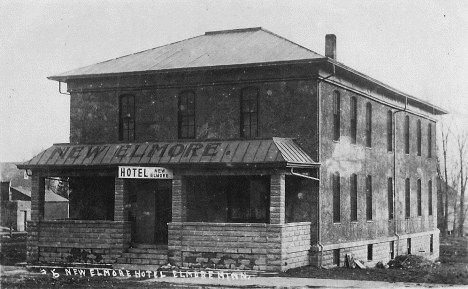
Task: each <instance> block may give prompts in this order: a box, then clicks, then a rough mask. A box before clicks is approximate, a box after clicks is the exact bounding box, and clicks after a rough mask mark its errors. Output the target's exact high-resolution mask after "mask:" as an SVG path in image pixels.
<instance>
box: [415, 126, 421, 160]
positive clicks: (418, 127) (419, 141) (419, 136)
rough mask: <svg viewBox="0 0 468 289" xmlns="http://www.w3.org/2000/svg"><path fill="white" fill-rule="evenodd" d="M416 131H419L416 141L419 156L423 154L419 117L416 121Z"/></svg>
mask: <svg viewBox="0 0 468 289" xmlns="http://www.w3.org/2000/svg"><path fill="white" fill-rule="evenodd" d="M416 133H417V136H416V137H417V138H416V142H417V145H418V156H421V120H420V119H418V121H417V122H416Z"/></svg>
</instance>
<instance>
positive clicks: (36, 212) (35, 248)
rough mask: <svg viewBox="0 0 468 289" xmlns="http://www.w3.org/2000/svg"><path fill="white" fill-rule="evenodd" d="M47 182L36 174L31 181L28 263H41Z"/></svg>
mask: <svg viewBox="0 0 468 289" xmlns="http://www.w3.org/2000/svg"><path fill="white" fill-rule="evenodd" d="M44 201H45V181H44V178H43V177H41V176H40V175H39V174H38V173H37V172H34V174H33V176H32V181H31V221H29V222H28V239H27V261H28V262H30V263H31V262H37V261H39V231H40V226H39V223H40V221H41V220H42V219H43V218H44Z"/></svg>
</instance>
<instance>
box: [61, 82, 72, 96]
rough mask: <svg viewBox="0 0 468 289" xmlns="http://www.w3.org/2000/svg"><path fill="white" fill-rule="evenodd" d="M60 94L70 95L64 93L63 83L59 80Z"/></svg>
mask: <svg viewBox="0 0 468 289" xmlns="http://www.w3.org/2000/svg"><path fill="white" fill-rule="evenodd" d="M59 93H60V94H65V95H70V94H69V93H65V92H62V81H60V80H59Z"/></svg>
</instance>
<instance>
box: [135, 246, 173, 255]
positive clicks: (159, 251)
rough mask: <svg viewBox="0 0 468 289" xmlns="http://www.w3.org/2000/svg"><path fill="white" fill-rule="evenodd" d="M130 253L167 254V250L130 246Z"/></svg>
mask: <svg viewBox="0 0 468 289" xmlns="http://www.w3.org/2000/svg"><path fill="white" fill-rule="evenodd" d="M128 252H129V253H136V254H138V253H139V254H148V253H149V254H164V255H167V250H164V249H148V248H128Z"/></svg>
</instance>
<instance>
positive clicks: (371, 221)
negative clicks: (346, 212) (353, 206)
mask: <svg viewBox="0 0 468 289" xmlns="http://www.w3.org/2000/svg"><path fill="white" fill-rule="evenodd" d="M373 222H374V220H366V223H373Z"/></svg>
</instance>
